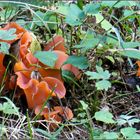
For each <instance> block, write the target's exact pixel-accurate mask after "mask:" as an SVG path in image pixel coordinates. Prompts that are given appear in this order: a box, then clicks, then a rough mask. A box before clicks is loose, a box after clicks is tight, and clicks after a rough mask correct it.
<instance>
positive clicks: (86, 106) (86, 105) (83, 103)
mask: <svg viewBox="0 0 140 140" xmlns="http://www.w3.org/2000/svg"><path fill="white" fill-rule="evenodd" d="M80 103H81V105H82V107H83V109H84V110H87V108H88V104H86V103H85V102H84V101H82V100H81V101H80Z"/></svg>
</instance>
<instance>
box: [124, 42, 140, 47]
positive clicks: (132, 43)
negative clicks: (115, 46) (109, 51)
mask: <svg viewBox="0 0 140 140" xmlns="http://www.w3.org/2000/svg"><path fill="white" fill-rule="evenodd" d="M138 46H140V42H123V48H135V47H138Z"/></svg>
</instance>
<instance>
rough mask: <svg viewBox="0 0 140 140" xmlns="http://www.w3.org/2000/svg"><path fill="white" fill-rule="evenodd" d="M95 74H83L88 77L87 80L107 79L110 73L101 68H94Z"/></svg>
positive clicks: (88, 72)
mask: <svg viewBox="0 0 140 140" xmlns="http://www.w3.org/2000/svg"><path fill="white" fill-rule="evenodd" d="M96 70H97V72H90V71H87V72H85V74H86V75H88V76H90V78H89V79H97V80H98V79H104V80H105V79H109V78H110V73H109V71H108V70H105V71H103V69H102V67H99V66H96Z"/></svg>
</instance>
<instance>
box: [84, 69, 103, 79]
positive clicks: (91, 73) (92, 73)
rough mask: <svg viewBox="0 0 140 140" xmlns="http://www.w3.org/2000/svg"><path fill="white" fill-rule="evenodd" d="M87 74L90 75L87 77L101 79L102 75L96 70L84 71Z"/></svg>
mask: <svg viewBox="0 0 140 140" xmlns="http://www.w3.org/2000/svg"><path fill="white" fill-rule="evenodd" d="M85 74H86V75H87V76H90V77H89V79H90V80H91V79H102V76H101V75H100V74H99V73H97V72H91V71H87V72H85Z"/></svg>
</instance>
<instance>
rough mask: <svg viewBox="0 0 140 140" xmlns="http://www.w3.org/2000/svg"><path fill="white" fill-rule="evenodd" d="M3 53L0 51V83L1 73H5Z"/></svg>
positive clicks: (0, 79) (0, 80)
mask: <svg viewBox="0 0 140 140" xmlns="http://www.w3.org/2000/svg"><path fill="white" fill-rule="evenodd" d="M3 59H4V54H2V53H0V83H1V82H2V79H3V75H4V73H5V67H4V66H3Z"/></svg>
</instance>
